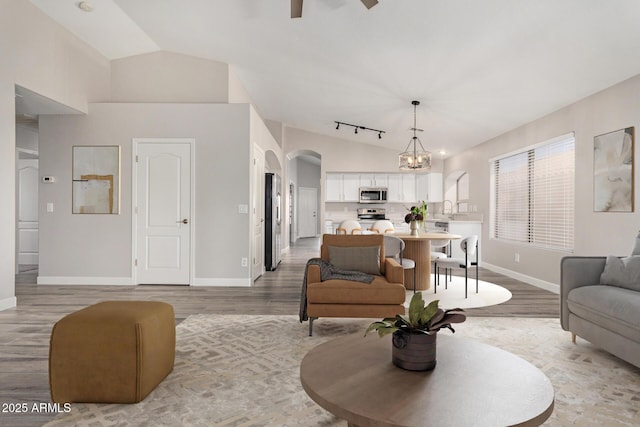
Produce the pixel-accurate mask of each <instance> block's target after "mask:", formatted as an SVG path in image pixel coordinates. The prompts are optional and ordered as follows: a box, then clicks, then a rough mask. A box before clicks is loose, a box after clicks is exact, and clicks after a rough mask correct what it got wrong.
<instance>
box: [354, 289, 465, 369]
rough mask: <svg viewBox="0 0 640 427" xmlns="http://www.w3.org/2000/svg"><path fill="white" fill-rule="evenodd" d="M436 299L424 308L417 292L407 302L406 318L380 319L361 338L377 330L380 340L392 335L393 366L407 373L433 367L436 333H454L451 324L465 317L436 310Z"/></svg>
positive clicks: (457, 311)
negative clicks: (446, 331) (407, 313)
mask: <svg viewBox="0 0 640 427" xmlns="http://www.w3.org/2000/svg"><path fill="white" fill-rule="evenodd" d="M439 302H440V301H439V300H435V301H432V302H431V303H429V304H428V305H426V306H425V302H424V300H423V299H422V292H417V293H415V294H414V295H413V297H412V298H411V302H410V303H409V316H408V317H407V316H402V315H396V317H391V318H386V319H382V320H381V321H377V322H373V323H371V324H370V325H369V327H368V328H367V330H366V332H365V336H366V335H367V334H368V333H369V332H371V331H377V332H378V335H379V336H380V337H381V338H382V337H384V336H385V335H388V334H393V338H392V343H393V346H392V361H393V364H394V365H396V366H398V367H400V368H403V369H407V370H410V371H428V370H431V369H433V368H435V366H436V338H437V332H438V331H439V330H440V329H442V328H447V329H449V330H451V332H455V330H454V329H453V327H452V326H451V324H452V323H462V322H464V321H465V320H466V318H467V316H466V315H465V314H464V310H462V309H460V308H454V309H450V310H443V309H441V308H438V303H439Z"/></svg>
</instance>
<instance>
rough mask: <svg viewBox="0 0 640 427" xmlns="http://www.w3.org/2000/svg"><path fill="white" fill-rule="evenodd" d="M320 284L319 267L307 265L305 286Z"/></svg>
mask: <svg viewBox="0 0 640 427" xmlns="http://www.w3.org/2000/svg"><path fill="white" fill-rule="evenodd" d="M319 282H320V266H319V265H313V264H312V265H308V266H307V284H309V283H319Z"/></svg>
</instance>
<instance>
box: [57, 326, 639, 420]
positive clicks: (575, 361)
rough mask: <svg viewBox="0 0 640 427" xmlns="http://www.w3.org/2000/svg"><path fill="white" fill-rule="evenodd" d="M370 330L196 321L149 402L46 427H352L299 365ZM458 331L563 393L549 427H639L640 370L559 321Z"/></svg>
mask: <svg viewBox="0 0 640 427" xmlns="http://www.w3.org/2000/svg"><path fill="white" fill-rule="evenodd" d="M369 322H370V321H369V320H363V319H319V320H317V321H316V322H315V324H314V336H313V337H308V336H307V325H306V324H302V325H301V324H300V323H299V322H298V320H297V317H295V316H252V317H250V316H239V315H228V316H225V315H195V316H190V317H189V318H187V319H186V320H185V321H184V322H182V323H181V324H180V325H178V327H177V333H178V336H177V354H176V364H175V369H174V371H173V372H172V373H171V374H170V375H169V376H168V377H167V378H166V379H165V380H164V381H163V382H162V383H161V384H160V385H159V386H158V387H157V388H156V389H155V390H154V391H153V392H152V393H151V394H150V395H149V396H148V397H147V398H146V399H145V400H144V401H143V402H141V403H139V404H132V405H120V404H118V405H115V404H114V405H107V404H73V405H72V411H71V412H70V413H69V414H62V415H60V416H59V417H58V418H56V419H55V420H54V421H52V422H49V423H48V424H46V426H225V427H249V426H252V427H253V426H278V427H282V426H304V427H310V426H323V427H329V426H342V427H344V426H346V424H347V423H346V422H345V421H343V420H339V419H336V418H335V417H334V416H333V415H331V414H330V413H328V412H326V411H325V410H323V409H322V408H320V407H319V406H318V405H316V404H315V403H314V402H313V401H312V400H311V399H309V398H308V397H307V395H306V394H305V392H304V390H303V389H302V386H301V385H300V380H299V365H300V361H301V360H302V358H303V356H304V355H305V353H306V352H307V351H308V350H310V349H311V348H313V347H314V346H316V345H318V344H320V343H322V342H324V341H327V340H328V339H331V338H333V337H336V336H338V335H343V334H346V333H359V332H363V331H364V329H365V328H366V326H367V325H368V324H369ZM456 326H457V327H456V334H455V336H463V337H466V338H470V339H476V340H478V341H482V342H485V343H488V344H491V345H494V346H497V347H500V348H503V349H504V350H507V351H510V352H512V353H515V354H517V355H518V356H520V357H523V358H524V359H526V360H528V361H529V362H531V363H533V364H534V365H535V366H537V367H538V368H540V369H541V370H542V371H544V372H545V374H546V375H547V376H548V377H549V379H550V380H551V382H552V384H553V386H554V389H555V392H556V402H555V409H554V412H553V414H552V415H551V418H550V419H549V420H548V421H547V422H546V423H545V425H546V426H611V427H614V426H638V425H640V369H638V368H636V367H634V366H632V365H629V364H627V363H625V362H623V361H621V360H619V359H617V358H615V357H613V356H611V355H609V354H608V353H606V352H604V351H601V350H599V349H597V348H596V347H594V346H593V345H591V344H589V343H588V342H586V341H584V340H581V339H578V343H577V344H576V345H574V344H572V343H571V339H570V335H569V333H568V332H564V331H562V329H561V328H560V325H559V321H558V319H530V318H527V319H524V318H478V317H474V318H469V319H467V321H466V322H465V323H462V324H459V325H456ZM442 333H449V332H448V331H443V332H442ZM436 369H437V368H436ZM363 398H366V397H365V396H363ZM452 410H455V402H452ZM455 427H458V426H455Z"/></svg>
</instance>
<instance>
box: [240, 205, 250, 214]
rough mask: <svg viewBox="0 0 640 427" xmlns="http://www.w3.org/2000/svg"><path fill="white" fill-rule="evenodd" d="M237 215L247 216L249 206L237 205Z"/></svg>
mask: <svg viewBox="0 0 640 427" xmlns="http://www.w3.org/2000/svg"><path fill="white" fill-rule="evenodd" d="M238 213H241V214H248V213H249V205H238Z"/></svg>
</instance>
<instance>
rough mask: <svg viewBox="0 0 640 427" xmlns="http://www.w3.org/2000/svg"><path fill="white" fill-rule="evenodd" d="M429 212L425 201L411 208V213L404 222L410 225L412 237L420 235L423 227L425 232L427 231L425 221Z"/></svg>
mask: <svg viewBox="0 0 640 427" xmlns="http://www.w3.org/2000/svg"><path fill="white" fill-rule="evenodd" d="M427 210H428V208H427V204H426V203H425V202H424V201H421V202H420V204H419V205H417V206H411V207H410V208H409V213H408V214H406V215H405V217H404V221H405V222H406V223H407V224H409V229H410V230H411V233H410V234H411V236H419V235H420V226H421V225H422V226H423V228H424V231H427V230H426V221H425V220H426V219H427Z"/></svg>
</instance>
